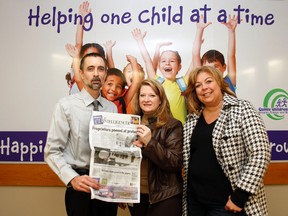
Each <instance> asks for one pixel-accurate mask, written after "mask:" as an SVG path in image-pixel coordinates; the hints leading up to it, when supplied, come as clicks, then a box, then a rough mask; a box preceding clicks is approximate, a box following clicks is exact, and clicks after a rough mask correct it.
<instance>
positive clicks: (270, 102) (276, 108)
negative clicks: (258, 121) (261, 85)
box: [259, 88, 288, 120]
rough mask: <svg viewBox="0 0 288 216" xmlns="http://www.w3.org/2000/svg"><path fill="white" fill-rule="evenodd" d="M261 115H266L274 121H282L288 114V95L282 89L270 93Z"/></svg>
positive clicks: (261, 108) (266, 97)
mask: <svg viewBox="0 0 288 216" xmlns="http://www.w3.org/2000/svg"><path fill="white" fill-rule="evenodd" d="M259 112H260V113H261V114H266V115H267V116H268V117H269V118H271V119H273V120H282V119H284V115H285V114H288V93H287V92H286V91H285V90H283V89H280V88H277V89H273V90H271V91H269V92H268V93H267V94H266V96H265V98H264V101H263V107H260V108H259Z"/></svg>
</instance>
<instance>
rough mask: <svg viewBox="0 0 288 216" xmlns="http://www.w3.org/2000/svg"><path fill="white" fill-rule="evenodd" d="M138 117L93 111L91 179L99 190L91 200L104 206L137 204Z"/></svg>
mask: <svg viewBox="0 0 288 216" xmlns="http://www.w3.org/2000/svg"><path fill="white" fill-rule="evenodd" d="M138 124H140V116H137V115H129V114H118V113H107V112H98V111H93V114H92V118H91V121H90V127H89V142H90V147H91V150H92V151H91V160H90V176H91V177H92V178H94V179H96V180H97V181H98V182H99V184H100V188H99V190H95V189H92V188H91V198H92V199H99V200H103V201H107V202H124V203H139V202H140V164H141V159H142V154H141V149H140V148H138V147H135V146H134V145H133V144H132V143H133V142H134V141H135V140H136V139H137V135H136V132H137V125H138Z"/></svg>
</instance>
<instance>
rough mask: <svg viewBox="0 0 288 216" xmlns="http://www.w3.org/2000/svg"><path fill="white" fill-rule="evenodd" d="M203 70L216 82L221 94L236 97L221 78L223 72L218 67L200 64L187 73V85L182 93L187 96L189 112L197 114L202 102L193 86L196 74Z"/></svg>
mask: <svg viewBox="0 0 288 216" xmlns="http://www.w3.org/2000/svg"><path fill="white" fill-rule="evenodd" d="M203 72H206V73H209V74H210V75H211V76H212V77H213V78H214V79H215V80H216V83H217V84H218V85H219V87H220V89H221V92H222V93H223V94H224V93H227V94H229V95H232V96H234V97H236V94H235V93H234V92H233V91H232V90H231V89H230V88H229V85H228V83H226V82H225V80H224V79H223V74H222V73H221V72H220V71H219V70H218V69H216V68H214V67H211V66H202V67H198V68H195V69H194V70H193V71H192V72H191V74H190V75H189V78H188V86H187V89H186V90H185V92H184V95H185V96H186V98H187V108H188V111H189V113H196V114H199V113H200V111H201V109H202V107H203V104H202V103H201V101H200V100H199V99H198V97H197V94H196V87H195V83H196V79H197V76H198V75H199V74H200V73H203Z"/></svg>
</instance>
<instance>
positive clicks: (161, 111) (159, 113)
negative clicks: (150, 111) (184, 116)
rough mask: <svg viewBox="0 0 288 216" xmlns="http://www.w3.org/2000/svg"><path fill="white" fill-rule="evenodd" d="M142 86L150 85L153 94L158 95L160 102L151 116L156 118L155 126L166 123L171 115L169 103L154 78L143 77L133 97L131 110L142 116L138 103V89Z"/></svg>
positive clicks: (162, 89) (161, 87)
mask: <svg viewBox="0 0 288 216" xmlns="http://www.w3.org/2000/svg"><path fill="white" fill-rule="evenodd" d="M142 86H150V87H151V88H152V89H153V91H154V92H155V94H156V95H157V96H158V97H159V99H160V101H161V104H160V105H159V107H158V108H157V110H156V111H155V113H154V115H153V116H152V117H155V118H156V119H157V121H156V125H155V126H156V127H160V126H163V125H164V124H166V123H167V122H168V120H169V118H170V117H171V116H172V114H171V111H170V105H169V101H168V99H167V97H166V94H165V91H164V88H163V86H162V85H161V84H160V83H159V82H158V81H156V80H152V79H144V80H143V81H142V82H141V83H140V85H139V88H138V90H137V92H136V94H135V96H134V99H133V111H134V114H136V115H140V116H143V115H144V113H143V111H142V109H141V108H140V104H139V96H140V91H141V87H142Z"/></svg>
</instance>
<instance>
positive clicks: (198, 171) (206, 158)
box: [187, 114, 232, 207]
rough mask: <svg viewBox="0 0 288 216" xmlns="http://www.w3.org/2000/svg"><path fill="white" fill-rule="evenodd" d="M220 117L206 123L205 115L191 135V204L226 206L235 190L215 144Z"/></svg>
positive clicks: (189, 188) (189, 191) (189, 169)
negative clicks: (219, 161)
mask: <svg viewBox="0 0 288 216" xmlns="http://www.w3.org/2000/svg"><path fill="white" fill-rule="evenodd" d="M216 122H217V120H215V121H214V122H212V123H211V124H207V123H206V121H205V119H204V116H203V114H202V115H201V117H200V118H199V121H198V123H197V125H196V127H195V129H194V131H193V134H192V137H191V141H190V143H191V149H190V162H189V168H188V188H187V192H188V193H187V196H188V199H190V200H191V201H192V203H199V204H203V205H207V206H211V207H212V206H225V204H226V202H227V200H228V196H229V195H231V193H232V188H231V184H230V182H229V180H228V179H227V177H226V176H225V174H224V172H223V171H222V168H221V166H220V165H219V163H218V161H217V159H216V155H215V152H214V149H213V144H212V132H213V129H214V126H215V124H216Z"/></svg>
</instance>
